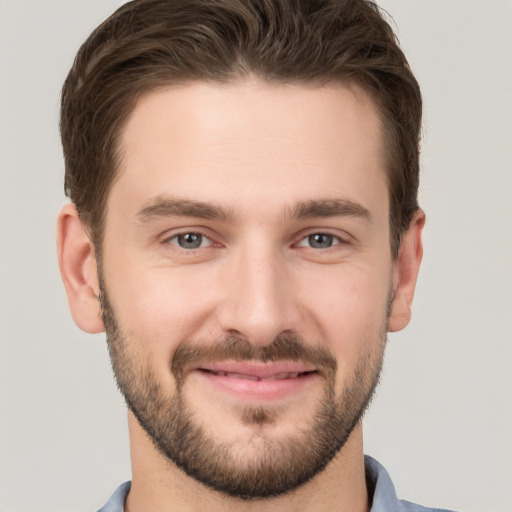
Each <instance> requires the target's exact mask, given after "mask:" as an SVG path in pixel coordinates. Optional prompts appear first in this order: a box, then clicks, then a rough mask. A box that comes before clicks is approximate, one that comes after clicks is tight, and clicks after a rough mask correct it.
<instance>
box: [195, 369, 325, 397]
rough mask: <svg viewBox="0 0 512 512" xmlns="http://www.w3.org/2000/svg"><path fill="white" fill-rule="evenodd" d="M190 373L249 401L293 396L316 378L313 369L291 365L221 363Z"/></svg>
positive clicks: (316, 375)
mask: <svg viewBox="0 0 512 512" xmlns="http://www.w3.org/2000/svg"><path fill="white" fill-rule="evenodd" d="M193 373H194V374H197V376H198V377H199V378H201V379H204V380H205V381H206V382H207V383H208V385H209V386H214V387H215V389H217V390H219V391H221V392H225V393H228V394H231V395H234V396H235V397H236V398H238V399H242V400H251V401H254V400H255V401H273V400H279V399H283V398H286V397H288V396H292V395H294V394H297V393H299V392H300V391H301V390H302V389H303V388H304V387H305V386H307V385H308V384H309V383H311V382H312V381H313V380H316V379H317V378H318V373H317V372H316V369H315V368H314V367H313V366H311V365H307V364H304V363H300V362H293V361H290V362H286V361H285V362H275V363H274V362H272V363H262V362H255V361H248V362H237V361H223V362H216V363H208V364H205V365H201V366H200V367H198V368H196V369H195V370H194V371H193Z"/></svg>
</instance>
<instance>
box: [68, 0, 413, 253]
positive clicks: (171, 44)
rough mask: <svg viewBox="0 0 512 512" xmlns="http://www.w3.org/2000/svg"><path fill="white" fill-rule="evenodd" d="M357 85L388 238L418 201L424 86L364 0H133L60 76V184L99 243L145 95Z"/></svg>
mask: <svg viewBox="0 0 512 512" xmlns="http://www.w3.org/2000/svg"><path fill="white" fill-rule="evenodd" d="M249 74H251V75H255V76H257V77H260V78H262V79H264V80H267V81H279V82H284V83H286V82H289V83H301V82H303V83H316V84H318V85H322V84H325V83H329V82H342V83H347V84H354V85H358V86H360V87H362V88H363V89H364V90H365V91H366V92H367V93H368V94H369V95H370V96H371V98H372V99H373V101H374V102H375V105H376V107H377V109H378V112H379V114H380V116H381V120H382V123H383V127H384V138H385V150H386V169H387V179H388V185H389V197H390V228H391V248H392V250H393V253H394V254H396V251H397V250H398V247H399V244H400V237H401V234H402V233H403V232H404V231H405V230H406V229H407V228H408V226H409V223H410V221H411V219H412V217H413V215H414V213H415V212H416V211H417V210H418V202H417V193H418V184H419V138H420V131H421V108H422V102H421V93H420V89H419V86H418V83H417V81H416V79H415V78H414V76H413V74H412V73H411V71H410V69H409V65H408V63H407V60H406V58H405V56H404V54H403V52H402V51H401V49H400V48H399V46H398V43H397V40H396V38H395V35H394V33H393V30H392V29H391V27H390V26H389V24H388V23H387V21H386V20H385V18H384V16H383V14H382V12H381V10H380V9H379V8H378V7H377V6H376V5H375V4H374V3H373V2H370V1H365V0H134V1H132V2H129V3H127V4H125V5H123V6H122V7H120V8H119V9H118V10H117V11H116V12H115V13H114V14H113V15H112V16H111V17H110V18H108V19H107V20H106V21H105V22H104V23H102V24H101V25H100V26H99V27H98V28H97V29H96V30H95V31H94V32H93V33H92V34H91V35H90V37H89V38H88V39H87V41H86V42H85V43H84V44H83V45H82V47H81V48H80V50H79V52H78V54H77V56H76V59H75V62H74V64H73V67H72V68H71V71H70V72H69V75H68V77H67V79H66V81H65V83H64V87H63V91H62V109H61V122H60V129H61V137H62V144H63V148H64V157H65V167H66V174H65V192H66V195H68V196H69V197H70V199H71V200H72V201H73V203H74V204H75V205H76V207H77V209H78V212H79V214H80V216H81V218H82V220H83V221H84V222H85V224H86V225H87V226H88V228H89V230H90V232H91V236H92V240H93V242H94V243H95V245H96V247H97V250H99V247H100V246H101V240H102V233H103V225H104V213H105V205H106V199H107V196H108V192H109V190H110V187H111V186H112V182H113V180H114V178H115V175H116V171H117V168H118V164H119V158H120V155H119V144H118V143H119V140H118V139H119V136H120V132H121V128H122V126H123V123H124V122H125V121H126V119H127V117H128V115H129V114H130V113H131V111H132V110H133V108H134V105H135V102H136V100H137V99H138V98H139V97H140V96H141V95H142V94H144V93H147V92H149V91H151V90H153V89H155V88H158V87H162V86H165V85H169V84H173V83H179V82H184V81H189V80H202V81H209V82H228V81H233V80H236V79H239V78H242V77H245V76H247V75H249Z"/></svg>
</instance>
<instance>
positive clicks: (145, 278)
mask: <svg viewBox="0 0 512 512" xmlns="http://www.w3.org/2000/svg"><path fill="white" fill-rule="evenodd" d="M112 277H113V279H112V283H114V282H116V283H118V285H117V289H116V288H113V289H112V290H111V289H110V286H109V287H108V288H109V294H110V295H111V299H112V301H113V303H114V304H115V310H116V315H117V317H118V320H119V322H120V324H121V326H122V328H123V331H124V332H126V333H127V334H128V335H129V336H130V337H132V338H133V339H135V340H137V341H139V340H141V341H143V343H139V345H141V347H142V350H147V351H148V352H151V353H154V355H155V356H159V357H162V356H165V357H166V359H168V358H169V357H170V356H171V355H172V353H173V352H174V350H175V349H176V348H177V346H178V345H179V344H180V343H181V342H183V341H184V340H186V339H188V338H191V337H198V336H204V335H206V333H203V332H200V330H201V326H202V325H204V323H205V322H206V319H207V318H208V317H209V315H210V313H211V311H212V307H213V297H212V295H213V293H212V290H214V289H215V287H214V286H213V285H212V284H213V283H212V282H211V280H209V279H208V276H204V275H201V276H200V275H199V273H194V272H182V271H180V270H179V269H172V268H164V267H162V268H150V269H147V268H146V269H144V268H137V267H134V269H133V271H132V272H131V277H129V278H126V277H125V278H124V279H121V278H120V277H119V278H117V279H114V276H112Z"/></svg>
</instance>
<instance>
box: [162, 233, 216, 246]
mask: <svg viewBox="0 0 512 512" xmlns="http://www.w3.org/2000/svg"><path fill="white" fill-rule="evenodd" d="M168 242H169V243H171V244H173V245H177V246H178V247H181V248H182V249H199V248H201V247H207V246H209V245H211V244H212V241H211V240H210V239H209V238H208V237H207V236H206V235H203V234H202V233H180V234H179V235H175V236H173V237H172V238H169V240H168Z"/></svg>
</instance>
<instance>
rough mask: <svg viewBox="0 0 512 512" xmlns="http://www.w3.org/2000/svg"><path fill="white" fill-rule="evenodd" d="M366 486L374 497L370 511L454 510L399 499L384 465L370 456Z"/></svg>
mask: <svg viewBox="0 0 512 512" xmlns="http://www.w3.org/2000/svg"><path fill="white" fill-rule="evenodd" d="M364 465H365V472H366V486H367V488H368V494H369V495H370V497H371V499H372V508H371V510H370V512H453V511H449V510H445V509H440V508H428V507H423V506H421V505H417V504H416V503H411V502H410V501H405V500H399V499H398V497H397V495H396V491H395V486H394V485H393V482H392V481H391V477H390V476H389V473H388V472H387V471H386V469H385V468H384V466H382V465H381V464H380V463H379V462H377V461H376V460H375V459H373V458H372V457H369V456H367V455H366V456H365V459H364Z"/></svg>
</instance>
